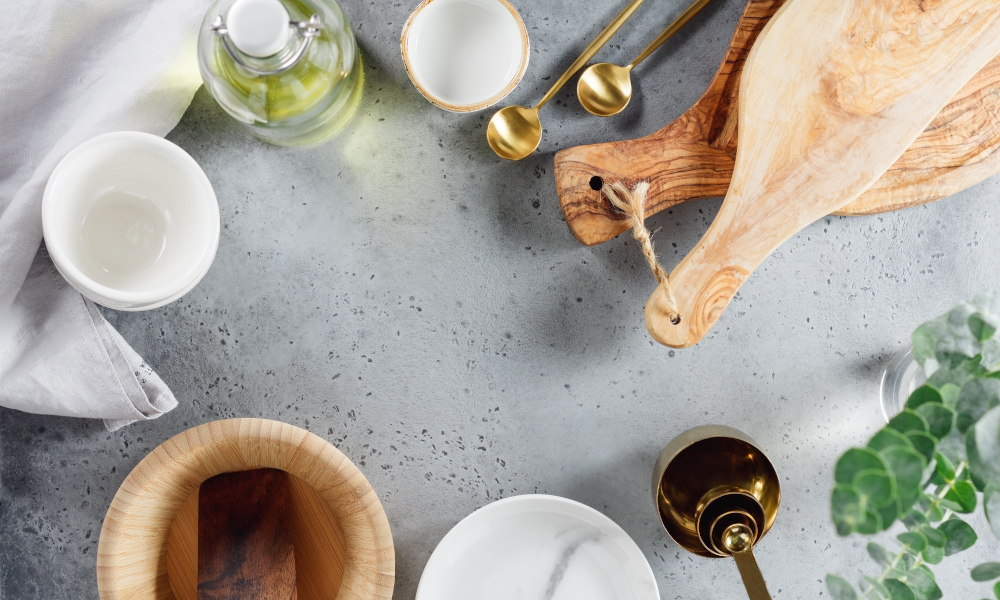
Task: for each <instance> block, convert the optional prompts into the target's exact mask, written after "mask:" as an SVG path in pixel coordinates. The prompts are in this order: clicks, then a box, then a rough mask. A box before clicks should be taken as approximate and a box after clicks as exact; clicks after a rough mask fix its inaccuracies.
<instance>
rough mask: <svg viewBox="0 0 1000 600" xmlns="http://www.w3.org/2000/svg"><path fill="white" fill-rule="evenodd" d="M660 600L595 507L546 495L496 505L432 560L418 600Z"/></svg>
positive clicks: (475, 516)
mask: <svg viewBox="0 0 1000 600" xmlns="http://www.w3.org/2000/svg"><path fill="white" fill-rule="evenodd" d="M470 598H475V599H477V600H509V599H511V598H546V599H548V600H659V598H660V593H659V591H658V589H657V586H656V579H655V578H654V577H653V571H652V569H650V567H649V563H648V562H647V561H646V557H645V556H643V554H642V551H641V550H639V547H638V546H636V544H635V542H634V541H632V538H630V537H629V536H628V534H627V533H625V531H624V530H623V529H622V528H621V527H619V526H618V525H617V524H615V522H614V521H612V520H611V519H609V518H608V517H606V516H604V515H603V514H601V513H600V512H598V511H596V510H594V509H593V508H590V507H589V506H586V505H583V504H580V503H579V502H574V501H573V500H568V499H566V498H560V497H558V496H547V495H542V494H531V495H525V496H514V497H513V498H506V499H504V500H500V501H498V502H494V503H493V504H488V505H486V506H484V507H483V508H480V509H479V510H477V511H476V512H474V513H472V514H471V515H469V516H468V517H466V518H465V519H463V520H462V521H461V522H460V523H459V524H458V525H456V526H455V527H454V528H453V529H452V530H451V531H449V532H448V535H446V536H444V539H442V540H441V543H439V544H438V546H437V548H435V549H434V552H433V553H432V554H431V557H430V559H429V560H428V561H427V566H426V567H424V572H423V575H421V576H420V583H419V584H418V585H417V595H416V600H468V599H470Z"/></svg>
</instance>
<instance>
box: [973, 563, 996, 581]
mask: <svg viewBox="0 0 1000 600" xmlns="http://www.w3.org/2000/svg"><path fill="white" fill-rule="evenodd" d="M997 577H1000V562H988V563H983V564H981V565H979V566H977V567H976V568H974V569H972V580H973V581H990V580H991V579H996V578H997Z"/></svg>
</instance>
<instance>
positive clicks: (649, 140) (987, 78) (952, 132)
mask: <svg viewBox="0 0 1000 600" xmlns="http://www.w3.org/2000/svg"><path fill="white" fill-rule="evenodd" d="M784 2H785V0H749V1H748V2H747V5H746V8H745V9H744V11H743V15H742V17H741V18H740V21H739V23H738V24H737V27H736V32H735V33H734V34H733V39H732V42H731V43H730V45H729V50H728V51H727V53H726V57H725V59H724V60H723V62H722V64H721V65H720V66H719V70H718V71H717V72H716V75H715V77H714V78H713V79H712V82H711V83H710V84H709V86H708V89H707V90H706V91H705V93H704V94H703V95H702V97H701V98H700V99H699V100H698V101H697V102H696V103H695V104H694V105H693V106H692V107H691V108H689V109H688V110H687V111H686V112H685V113H684V114H682V115H681V116H680V117H679V118H678V119H677V120H675V121H674V122H672V123H670V124H669V125H667V126H666V127H664V128H663V129H661V130H659V131H657V132H656V133H653V134H651V135H648V136H646V137H643V138H639V139H636V140H625V141H618V142H610V143H603V144H593V145H587V146H577V147H575V148H568V149H566V150H561V151H560V152H558V153H557V154H556V156H555V171H554V172H555V179H556V189H557V191H558V194H559V203H560V205H561V207H562V210H563V215H564V217H565V219H566V224H567V225H568V226H569V228H570V231H571V232H572V233H573V235H574V236H575V237H576V239H577V240H579V241H580V242H581V243H583V244H585V245H587V246H593V245H596V244H600V243H603V242H606V241H607V240H610V239H612V238H614V237H615V236H617V235H618V234H620V233H622V232H623V231H626V230H627V229H628V227H629V220H628V217H627V216H625V215H624V214H621V213H618V212H616V211H615V210H614V209H613V208H612V207H611V205H610V203H608V201H607V199H606V198H604V197H603V194H602V193H601V192H600V191H599V189H598V190H595V189H593V188H594V187H596V185H595V186H592V185H591V180H592V179H593V178H594V177H595V176H597V177H600V178H602V180H603V182H604V183H607V184H610V183H613V182H616V181H620V182H622V183H624V184H625V185H626V186H627V187H632V186H633V185H634V184H635V183H637V182H638V181H648V182H649V184H650V187H649V192H648V195H647V200H646V211H645V212H646V215H645V216H646V217H649V216H652V215H653V214H656V213H658V212H660V211H661V210H664V209H667V208H670V207H671V206H674V205H676V204H679V203H681V202H685V201H687V200H695V199H698V198H711V197H718V196H724V195H725V193H726V190H727V189H728V188H729V182H730V179H731V178H732V173H733V165H734V158H735V156H736V142H737V129H738V128H737V123H738V118H737V110H736V106H737V104H738V102H737V97H738V91H739V80H740V75H741V73H742V71H743V65H744V63H745V61H746V58H747V55H748V54H749V52H750V49H751V46H752V45H753V43H754V41H755V40H756V39H757V36H758V35H759V34H760V32H761V30H762V29H763V28H764V26H765V25H766V24H767V22H768V21H769V20H770V18H771V17H772V16H773V15H774V13H775V12H776V11H777V10H778V9H779V8H780V7H781V5H782V4H784ZM998 149H1000V56H998V57H996V58H994V59H993V60H992V61H991V62H990V63H989V64H987V65H986V66H985V67H984V68H983V69H982V70H980V71H979V72H978V73H976V75H975V76H974V77H973V78H972V79H971V80H970V81H969V82H968V83H967V84H966V85H965V86H964V87H963V88H962V89H961V90H960V91H959V92H958V94H956V95H955V96H954V97H953V98H952V99H951V101H950V102H949V103H948V104H947V105H946V106H945V107H944V108H943V109H942V110H941V112H940V113H939V114H938V115H937V117H935V119H934V120H933V121H932V122H931V124H930V125H929V126H928V127H927V129H926V130H925V131H924V132H923V133H921V134H920V136H919V137H918V138H917V139H916V140H915V141H914V142H913V143H912V144H911V145H910V147H909V148H908V149H907V150H906V152H905V153H904V154H903V155H902V156H901V157H900V158H899V160H897V161H896V163H895V164H893V165H892V167H890V168H889V170H888V171H886V173H885V174H883V175H882V177H881V178H880V179H879V180H878V181H877V182H876V183H875V184H874V185H873V186H872V187H870V188H869V189H868V190H867V191H865V192H864V193H863V194H862V195H861V196H860V197H858V198H857V199H856V200H854V201H852V202H850V203H849V204H847V205H846V206H844V207H842V208H840V209H839V210H837V211H836V214H843V215H865V214H874V213H880V212H886V211H890V210H897V209H900V208H906V207H908V206H916V205H919V204H924V203H927V202H933V201H935V200H938V199H940V198H944V197H945V196H948V195H951V194H954V193H956V192H959V191H961V190H963V189H965V188H967V187H969V186H972V185H975V184H976V183H979V182H980V181H982V180H984V179H986V178H987V177H989V176H991V175H993V174H994V173H996V172H998V171H1000V151H998ZM596 183H597V182H595V184H596Z"/></svg>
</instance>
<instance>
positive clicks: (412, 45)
mask: <svg viewBox="0 0 1000 600" xmlns="http://www.w3.org/2000/svg"><path fill="white" fill-rule="evenodd" d="M400 50H401V52H402V53H403V64H404V65H405V66H406V72H407V74H409V76H410V80H411V81H413V85H415V86H416V87H417V90H419V91H420V93H421V94H423V95H424V97H425V98H427V99H428V100H430V101H431V102H433V103H434V104H436V105H438V106H440V107H441V108H443V109H445V110H450V111H452V112H471V111H475V110H481V109H484V108H486V107H488V106H492V105H493V104H496V103H497V102H499V101H500V100H502V99H503V98H504V97H505V96H506V95H507V94H509V93H510V92H511V90H513V89H514V87H515V86H516V85H517V84H518V82H519V81H520V80H521V77H522V76H523V75H524V71H525V70H526V69H527V68H528V31H527V29H525V27H524V21H522V20H521V16H520V15H518V14H517V11H516V10H514V7H513V6H511V5H510V3H509V2H507V0H424V1H423V2H421V3H420V6H418V7H417V8H416V10H414V11H413V14H411V15H410V18H409V19H408V20H407V21H406V25H404V26H403V35H402V38H401V40H400Z"/></svg>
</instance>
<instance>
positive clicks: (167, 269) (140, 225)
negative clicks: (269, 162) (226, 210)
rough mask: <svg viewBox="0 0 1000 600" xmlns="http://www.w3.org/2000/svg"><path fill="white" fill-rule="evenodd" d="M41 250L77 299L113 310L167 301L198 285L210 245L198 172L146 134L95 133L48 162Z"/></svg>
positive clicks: (215, 213)
mask: <svg viewBox="0 0 1000 600" xmlns="http://www.w3.org/2000/svg"><path fill="white" fill-rule="evenodd" d="M42 227H43V230H44V234H45V246H46V247H47V248H48V252H49V256H51V257H52V262H53V263H55V265H56V268H57V269H58V270H59V272H60V273H61V274H62V275H63V277H65V278H66V280H67V281H68V282H69V283H70V284H71V285H72V286H73V287H74V288H76V289H77V290H78V291H79V292H80V293H82V294H83V295H84V296H86V297H87V298H90V299H91V300H93V301H94V302H97V303H98V304H103V305H104V306H107V307H109V308H115V309H118V310H149V309H152V308H157V307H160V306H163V305H164V304H167V303H169V302H173V301H174V300H176V299H178V298H180V297H181V296H183V295H184V294H186V293H187V292H189V291H190V290H191V289H192V288H193V287H194V286H195V285H197V284H198V282H199V281H201V279H202V277H204V276H205V273H207V272H208V268H209V267H210V266H211V264H212V260H213V259H214V258H215V251H216V249H217V248H218V245H219V205H218V202H217V201H216V198H215V192H214V191H213V190H212V184H211V183H209V181H208V177H206V176H205V173H204V171H202V170H201V167H199V166H198V163H196V162H195V160H194V159H193V158H191V156H190V155H188V154H187V153H186V152H184V151H183V150H181V149H180V148H179V147H178V146H176V145H174V144H172V143H170V142H168V141H166V140H164V139H162V138H160V137H157V136H155V135H150V134H148V133H140V132H136V131H119V132H115V133H107V134H104V135H99V136H97V137H95V138H93V139H91V140H88V141H86V142H84V143H82V144H80V145H79V146H77V147H76V148H74V149H73V150H72V151H71V152H70V153H69V154H67V155H66V157H65V158H63V160H62V161H61V162H60V163H59V164H58V165H57V166H56V168H55V170H54V171H53V172H52V175H51V176H50V177H49V181H48V184H47V185H46V186H45V193H44V195H43V199H42Z"/></svg>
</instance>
